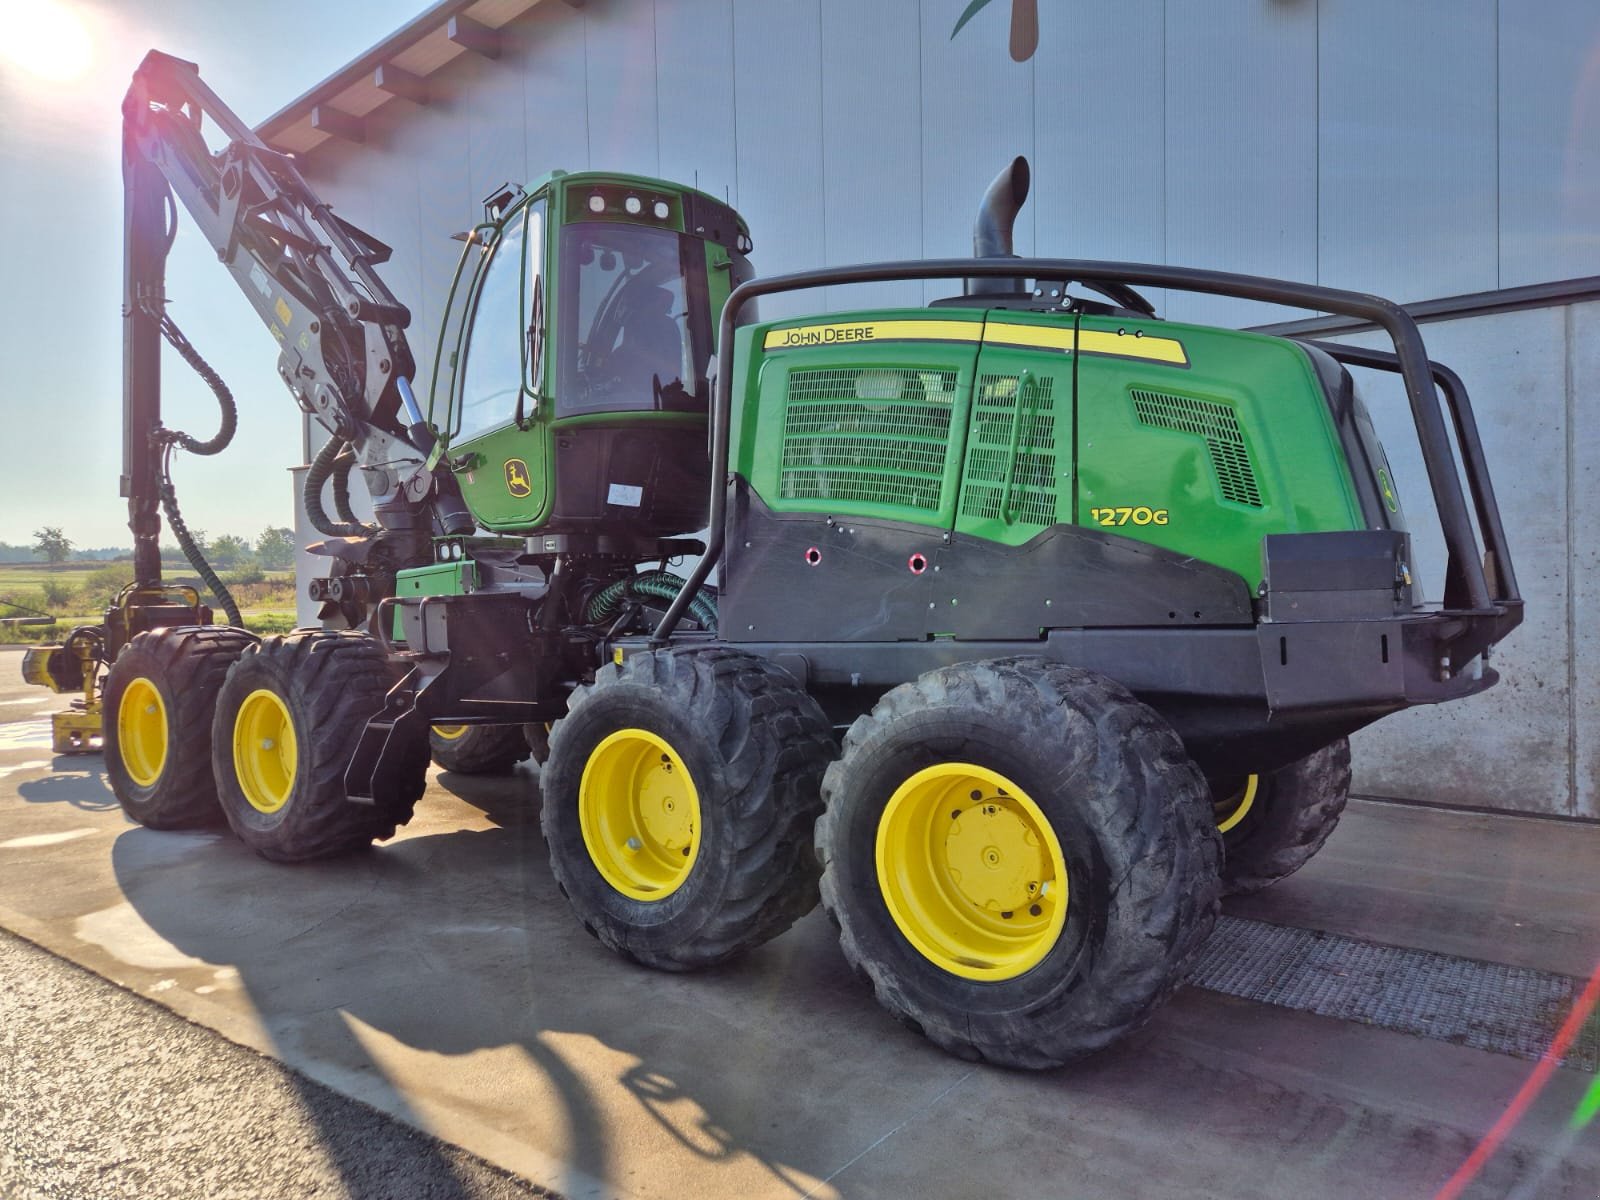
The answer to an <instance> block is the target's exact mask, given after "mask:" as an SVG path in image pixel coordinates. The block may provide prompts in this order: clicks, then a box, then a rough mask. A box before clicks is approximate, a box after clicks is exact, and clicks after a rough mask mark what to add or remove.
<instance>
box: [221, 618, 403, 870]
mask: <svg viewBox="0 0 1600 1200" xmlns="http://www.w3.org/2000/svg"><path fill="white" fill-rule="evenodd" d="M390 683H391V678H390V672H389V664H388V659H387V658H386V657H385V655H384V653H383V651H382V649H380V648H379V646H378V644H377V642H376V641H374V640H373V639H372V638H370V637H368V636H366V635H365V634H362V633H357V632H355V631H354V630H348V629H345V630H331V629H330V630H323V629H315V630H299V631H297V632H295V633H291V634H288V635H286V636H283V637H273V638H268V639H267V640H266V641H264V642H262V643H261V644H260V645H259V646H257V647H255V648H254V650H253V651H252V652H251V653H248V654H246V655H244V656H243V657H242V658H240V659H239V661H238V662H237V663H235V664H234V666H233V668H232V669H231V670H230V671H229V672H228V677H227V681H226V682H225V683H224V684H223V686H222V693H221V695H220V696H219V698H218V701H217V710H216V718H215V723H214V726H213V732H212V765H213V769H214V770H215V773H216V779H217V795H218V798H219V799H220V800H221V802H222V812H223V815H224V816H225V817H226V818H227V820H228V824H229V825H230V826H231V827H232V829H233V831H234V833H236V834H237V835H238V836H239V838H240V840H241V841H243V842H244V843H245V844H246V845H247V846H249V847H250V848H251V849H252V850H255V851H256V852H257V853H258V854H260V855H262V856H263V857H264V858H270V859H275V860H277V861H280V862H298V861H301V860H304V859H312V858H325V857H327V856H329V855H333V854H340V853H343V852H345V851H349V850H354V849H358V848H360V847H362V846H366V845H369V844H370V843H371V842H372V841H373V839H375V838H386V837H389V836H390V835H392V834H393V833H394V831H395V827H396V826H397V825H403V824H405V823H406V822H407V821H409V820H410V819H411V813H412V809H413V808H414V807H415V805H416V802H417V800H418V798H419V797H420V796H421V795H422V791H423V788H424V786H425V785H426V773H427V766H428V744H427V741H426V740H425V739H424V738H422V737H420V736H419V737H417V738H416V739H415V745H414V746H409V747H407V748H406V752H407V759H406V761H405V762H403V763H402V764H401V766H400V769H399V772H398V776H397V777H398V778H399V780H400V782H399V784H398V785H397V786H396V788H395V790H394V792H393V794H391V795H387V796H380V797H378V803H376V804H360V803H356V802H354V801H351V800H350V799H349V798H348V796H347V795H346V793H345V787H344V773H345V769H346V767H348V766H349V764H350V760H351V758H352V756H353V755H354V753H355V749H356V744H357V742H358V741H359V740H360V738H361V733H362V731H363V730H364V729H365V728H366V725H367V721H368V719H369V718H371V717H372V716H374V715H375V714H376V713H377V712H378V711H379V710H381V709H382V707H383V699H384V694H385V693H386V692H387V691H388V689H389V686H390Z"/></svg>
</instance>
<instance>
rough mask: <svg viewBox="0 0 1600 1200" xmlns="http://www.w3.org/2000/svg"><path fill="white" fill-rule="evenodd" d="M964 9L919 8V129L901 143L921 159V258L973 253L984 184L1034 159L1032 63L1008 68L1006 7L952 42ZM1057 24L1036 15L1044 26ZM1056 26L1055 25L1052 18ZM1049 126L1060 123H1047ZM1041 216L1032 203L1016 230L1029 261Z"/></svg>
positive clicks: (945, 291)
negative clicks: (1014, 163)
mask: <svg viewBox="0 0 1600 1200" xmlns="http://www.w3.org/2000/svg"><path fill="white" fill-rule="evenodd" d="M962 7H964V6H962V5H957V4H945V3H936V2H933V0H928V2H926V3H924V4H923V5H922V61H921V80H920V84H919V87H920V92H921V97H922V104H921V107H922V119H921V123H920V125H919V126H918V127H917V128H916V129H915V130H906V131H904V135H905V136H907V137H911V136H916V137H917V138H918V139H919V143H920V145H919V149H920V152H921V157H922V253H923V255H924V256H925V257H928V258H944V257H956V258H961V257H965V256H966V255H969V254H971V253H972V224H973V220H974V218H975V217H976V216H977V211H978V202H979V200H981V199H982V198H983V190H984V188H986V187H988V185H989V181H990V180H991V179H993V178H994V177H995V175H996V174H997V173H998V172H999V171H1000V170H1001V169H1002V168H1004V167H1005V165H1006V164H1007V163H1009V162H1010V161H1011V160H1012V159H1013V158H1014V157H1015V156H1017V155H1018V154H1025V155H1027V156H1028V158H1029V159H1033V158H1035V157H1036V154H1035V145H1034V110H1033V81H1034V75H1035V68H1034V64H1033V63H1032V62H1026V63H1016V62H1012V61H1011V56H1010V53H1009V51H1008V49H1007V41H1008V38H1009V36H1010V25H1009V24H1008V22H1007V20H1006V11H1007V9H1008V7H1009V6H1007V5H999V4H995V5H991V6H990V7H989V8H988V9H986V10H984V11H983V12H981V13H979V14H978V16H976V17H975V18H973V20H972V22H971V24H969V25H968V26H967V27H966V28H965V29H963V30H962V31H961V35H960V36H959V37H956V38H952V37H951V36H950V31H951V29H952V27H953V26H954V25H955V22H956V18H957V17H958V16H959V15H960V12H961V8H962ZM1055 16H1056V14H1054V13H1051V12H1045V13H1041V14H1040V22H1041V24H1044V23H1046V22H1048V21H1049V20H1050V19H1051V18H1052V17H1055ZM1057 19H1058V20H1059V17H1057ZM1049 119H1050V120H1052V121H1055V120H1058V119H1063V120H1064V119H1065V117H1064V116H1063V117H1058V115H1057V114H1054V113H1051V114H1049ZM1037 215H1038V209H1037V208H1036V207H1035V206H1034V205H1033V204H1032V203H1030V204H1029V206H1028V207H1027V208H1025V209H1023V211H1022V214H1021V216H1020V217H1019V219H1018V221H1017V226H1016V251H1017V253H1018V254H1032V253H1033V251H1034V246H1035V244H1036V243H1035V239H1034V221H1035V219H1036V218H1037ZM959 290H960V284H959V283H955V282H952V283H945V282H943V281H938V282H932V283H929V284H928V285H927V286H926V287H925V288H924V293H925V294H926V295H927V296H928V297H929V298H933V297H937V296H949V295H952V294H954V293H955V292H958V291H959Z"/></svg>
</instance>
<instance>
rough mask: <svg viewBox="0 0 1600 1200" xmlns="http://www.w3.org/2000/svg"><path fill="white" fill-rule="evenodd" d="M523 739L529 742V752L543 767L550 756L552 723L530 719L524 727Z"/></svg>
mask: <svg viewBox="0 0 1600 1200" xmlns="http://www.w3.org/2000/svg"><path fill="white" fill-rule="evenodd" d="M522 736H523V739H524V740H525V741H526V742H527V743H528V753H529V755H530V756H531V757H532V758H533V761H534V762H536V763H538V764H539V765H540V766H541V767H542V766H544V760H545V759H547V758H549V757H550V725H549V723H548V722H545V721H529V722H528V723H527V724H526V725H524V726H523V727H522Z"/></svg>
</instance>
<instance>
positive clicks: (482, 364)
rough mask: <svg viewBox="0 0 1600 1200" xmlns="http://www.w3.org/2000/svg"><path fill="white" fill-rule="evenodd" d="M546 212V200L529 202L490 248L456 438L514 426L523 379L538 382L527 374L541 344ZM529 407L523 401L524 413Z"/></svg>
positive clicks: (465, 366)
mask: <svg viewBox="0 0 1600 1200" xmlns="http://www.w3.org/2000/svg"><path fill="white" fill-rule="evenodd" d="M543 215H544V214H543V206H542V204H540V203H538V202H535V203H533V204H529V205H528V206H527V207H526V208H524V209H523V211H522V212H521V213H518V214H517V215H516V216H514V217H512V218H511V220H509V221H508V222H506V224H505V225H504V226H502V227H501V231H500V236H499V238H498V239H497V240H496V241H495V242H494V243H493V244H492V245H491V246H490V247H489V249H488V255H489V259H488V262H487V263H486V264H485V265H484V267H483V271H482V275H481V277H480V278H481V283H480V284H479V287H478V293H477V297H476V299H475V301H474V304H473V310H472V318H471V320H472V324H471V329H470V332H469V334H468V337H467V347H466V361H465V363H464V364H463V366H462V370H461V390H460V395H459V402H458V405H457V415H456V420H455V436H454V438H453V439H452V440H454V441H457V442H463V441H469V440H471V439H472V438H474V437H477V436H479V435H481V434H484V433H487V432H489V431H490V430H491V429H497V428H499V427H500V426H503V425H508V424H510V423H511V421H512V420H513V418H514V417H515V416H516V413H517V408H518V400H519V398H521V397H522V396H523V390H524V385H525V383H527V384H534V383H535V382H536V381H534V380H532V379H530V378H529V373H530V372H531V371H532V369H533V365H532V362H531V359H532V358H533V357H536V356H537V354H538V351H539V346H540V337H539V330H538V328H537V326H536V325H535V324H532V323H534V322H536V321H537V319H538V316H539V314H540V313H541V311H542V305H540V303H539V299H540V288H541V286H542V281H541V279H540V273H539V257H540V256H539V247H540V245H541V237H542V229H543ZM530 246H531V247H532V253H531V254H530V253H529V252H528V248H529V247H530ZM531 409H532V404H531V402H530V401H528V400H526V399H524V400H523V411H524V412H529V411H531Z"/></svg>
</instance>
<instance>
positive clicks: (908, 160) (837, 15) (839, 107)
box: [803, 0, 977, 310]
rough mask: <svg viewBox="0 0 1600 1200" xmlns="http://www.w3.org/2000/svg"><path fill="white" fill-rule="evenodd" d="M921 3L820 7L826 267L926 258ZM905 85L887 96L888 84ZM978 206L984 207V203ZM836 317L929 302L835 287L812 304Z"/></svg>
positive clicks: (891, 289)
mask: <svg viewBox="0 0 1600 1200" xmlns="http://www.w3.org/2000/svg"><path fill="white" fill-rule="evenodd" d="M918 8H919V5H918V3H917V0H882V2H881V3H877V4H874V5H873V8H872V19H871V20H867V21H864V20H860V19H859V13H860V5H859V3H857V0H822V27H823V29H824V31H827V30H834V31H840V30H849V31H850V35H849V36H837V35H835V36H828V37H826V38H825V42H826V45H827V47H828V50H827V53H826V54H824V55H823V59H822V188H823V211H822V223H823V228H824V229H826V230H827V247H826V254H827V263H828V265H830V266H837V265H841V264H845V263H863V262H883V261H886V260H889V259H915V258H921V257H922V146H921V139H920V138H918V137H916V136H913V133H914V131H915V130H916V129H917V128H918V125H919V121H920V120H921V109H922V98H921V95H920V94H919V92H918V90H917V88H916V87H915V86H914V85H913V81H915V80H916V79H917V78H918V75H919V72H920V69H921V60H920V55H919V53H918ZM885 79H892V80H896V81H899V83H898V86H894V87H885V86H884V80H885ZM973 203H974V204H976V203H977V201H976V198H974V200H973ZM803 299H809V300H810V301H811V302H813V303H817V304H821V305H823V306H824V307H826V308H828V309H830V310H831V309H835V308H868V307H871V306H873V305H884V304H910V305H916V304H920V303H921V302H922V286H921V285H920V284H915V283H887V284H867V285H863V286H860V287H853V288H830V289H827V290H826V291H825V292H823V293H821V294H818V295H813V296H810V297H804V298H803Z"/></svg>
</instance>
